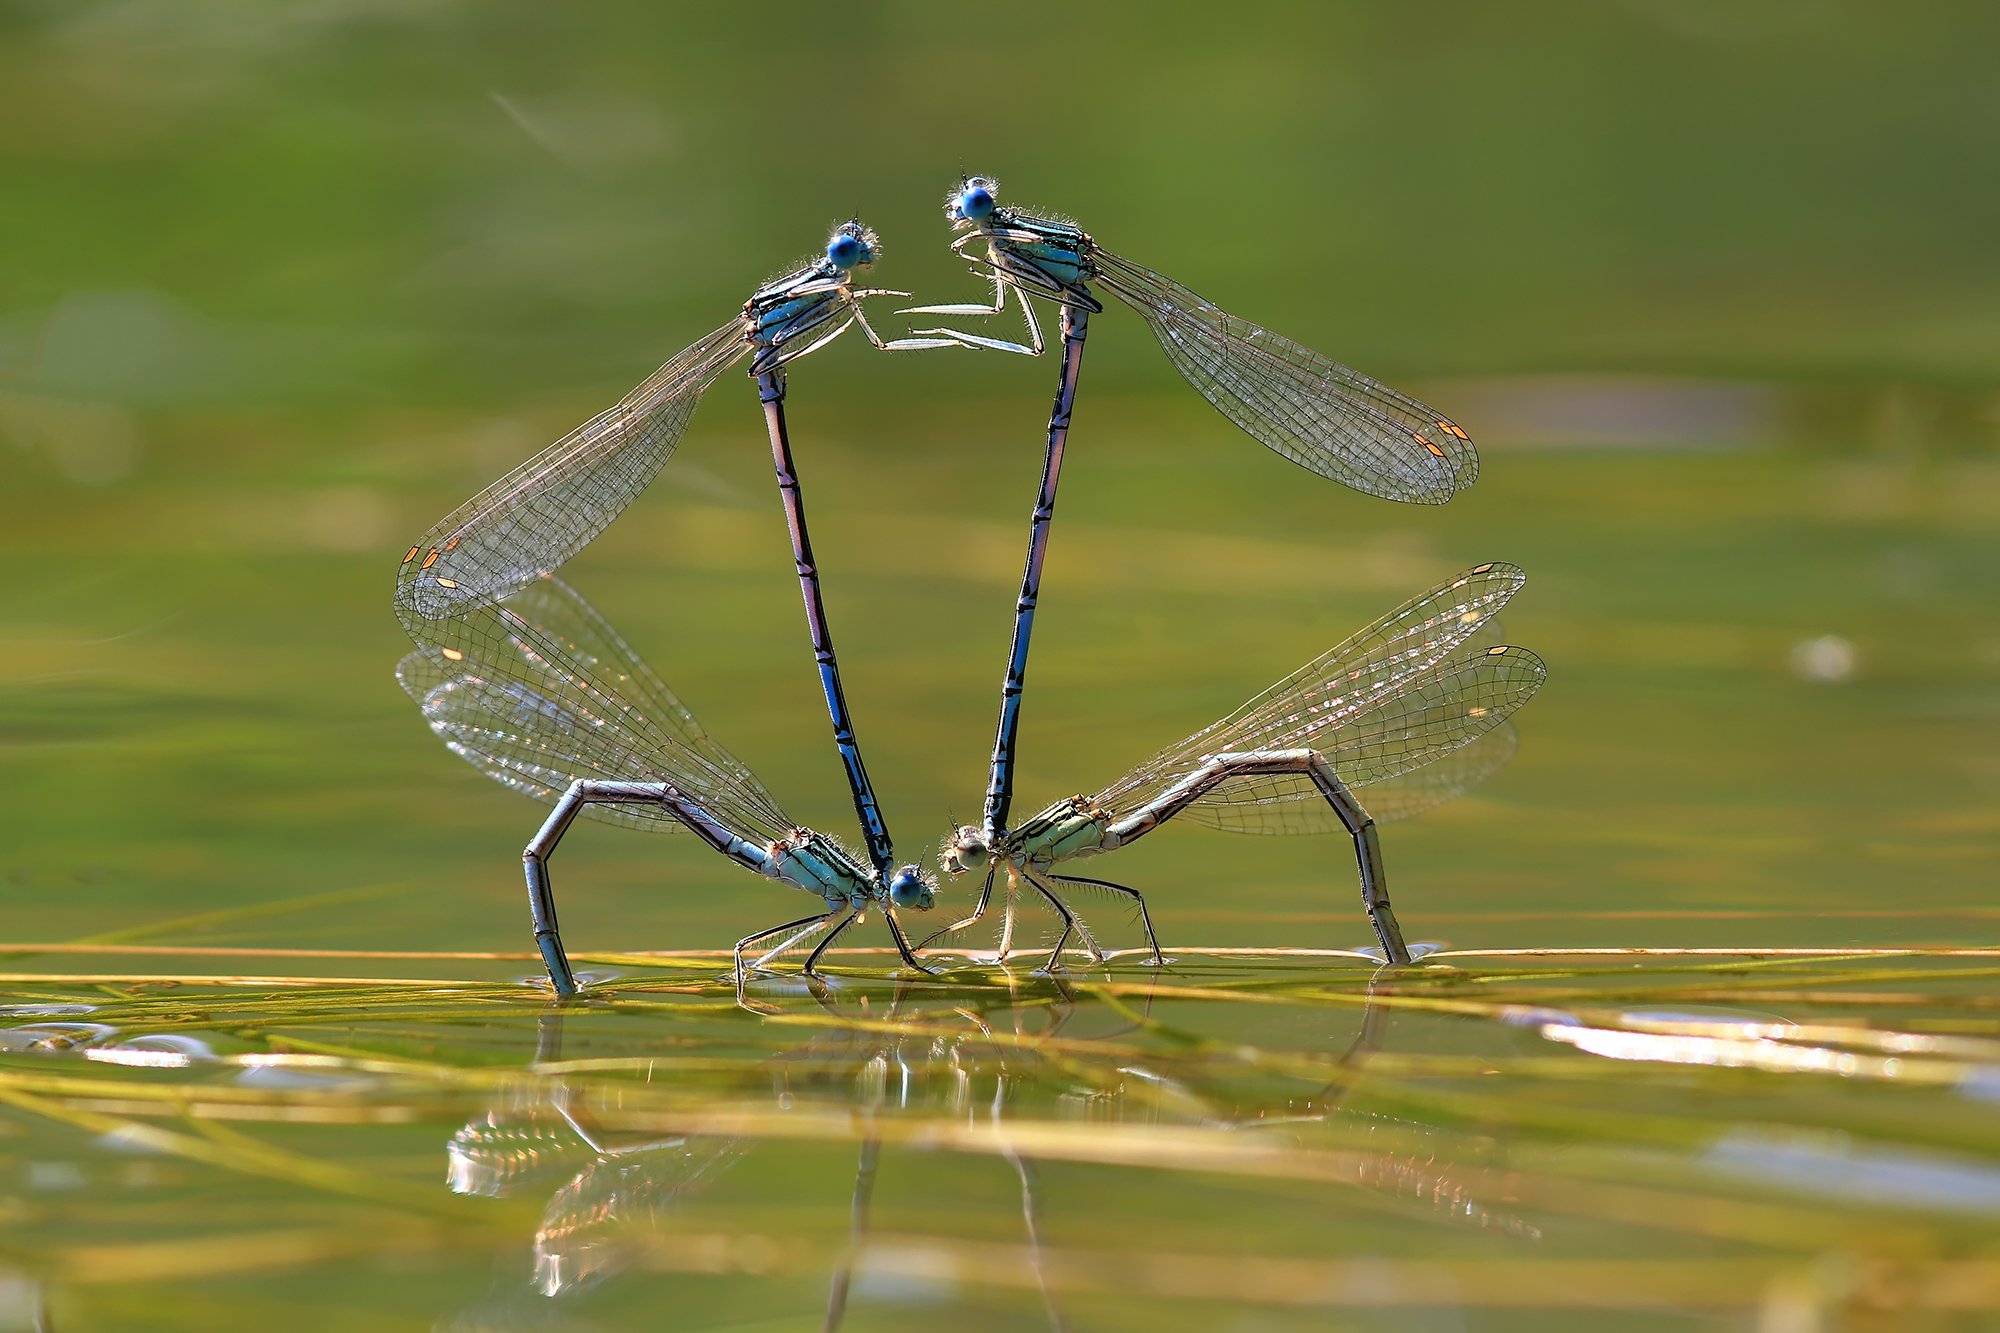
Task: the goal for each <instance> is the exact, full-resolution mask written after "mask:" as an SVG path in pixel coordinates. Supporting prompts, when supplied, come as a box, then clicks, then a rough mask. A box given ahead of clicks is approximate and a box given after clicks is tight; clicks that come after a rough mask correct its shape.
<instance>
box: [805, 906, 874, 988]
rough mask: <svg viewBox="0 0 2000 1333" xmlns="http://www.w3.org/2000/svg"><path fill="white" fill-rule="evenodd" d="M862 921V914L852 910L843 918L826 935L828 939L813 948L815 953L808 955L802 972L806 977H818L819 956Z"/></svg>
mask: <svg viewBox="0 0 2000 1333" xmlns="http://www.w3.org/2000/svg"><path fill="white" fill-rule="evenodd" d="M860 919H861V913H860V912H859V911H856V910H852V909H850V910H849V911H848V913H847V915H846V916H844V917H842V918H841V919H840V920H839V921H838V922H837V923H835V925H834V927H833V929H832V930H829V931H828V932H827V933H826V938H825V939H823V940H821V941H820V942H819V943H818V944H816V945H814V946H813V951H812V952H811V953H809V954H807V955H806V965H805V967H804V968H802V969H801V971H802V972H803V973H804V974H805V975H806V976H809V977H816V976H818V975H819V972H818V967H819V956H820V955H821V954H823V953H825V952H826V951H827V950H828V949H829V948H831V947H832V945H833V942H834V941H835V940H837V939H839V938H840V936H841V932H842V931H844V930H846V929H847V928H848V927H849V926H851V925H853V924H854V923H855V922H857V921H859V920H860Z"/></svg>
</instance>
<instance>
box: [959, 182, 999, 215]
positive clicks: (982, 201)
mask: <svg viewBox="0 0 2000 1333" xmlns="http://www.w3.org/2000/svg"><path fill="white" fill-rule="evenodd" d="M958 214H959V216H960V217H962V218H964V219H965V220H966V221H968V222H984V221H985V220H986V219H987V218H990V217H992V216H993V190H992V187H991V186H989V185H987V184H986V182H984V181H975V182H973V183H972V184H970V185H968V186H966V187H965V190H964V192H963V193H961V194H960V195H959V196H958Z"/></svg>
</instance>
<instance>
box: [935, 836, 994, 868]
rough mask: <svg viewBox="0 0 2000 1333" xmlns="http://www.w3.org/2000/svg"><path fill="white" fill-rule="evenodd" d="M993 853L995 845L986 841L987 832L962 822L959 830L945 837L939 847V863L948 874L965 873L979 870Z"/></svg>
mask: <svg viewBox="0 0 2000 1333" xmlns="http://www.w3.org/2000/svg"><path fill="white" fill-rule="evenodd" d="M992 855H993V845H992V844H991V843H989V842H987V841H986V834H985V832H984V831H983V830H981V829H976V828H974V827H972V825H970V824H961V825H959V827H958V831H957V832H956V833H954V834H952V835H951V836H950V837H949V838H946V839H945V843H944V846H943V847H941V848H939V849H938V863H939V864H940V865H942V866H943V867H944V869H945V873H946V874H948V875H963V874H964V873H966V872H967V871H968V870H978V869H980V868H982V867H983V866H985V864H986V860H987V858H988V857H990V856H992Z"/></svg>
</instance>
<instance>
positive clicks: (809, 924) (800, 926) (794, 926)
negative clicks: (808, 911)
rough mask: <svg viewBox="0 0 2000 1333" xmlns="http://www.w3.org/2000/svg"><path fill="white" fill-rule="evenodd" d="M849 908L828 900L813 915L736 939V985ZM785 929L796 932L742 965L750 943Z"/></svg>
mask: <svg viewBox="0 0 2000 1333" xmlns="http://www.w3.org/2000/svg"><path fill="white" fill-rule="evenodd" d="M851 910H852V909H851V908H850V907H849V905H848V904H846V903H835V902H829V903H828V904H827V905H826V910H825V911H824V912H821V913H819V914H817V915H815V916H802V917H800V918H799V919H798V920H796V921H787V922H785V924H784V925H782V926H772V927H771V928H770V929H769V930H760V931H758V932H757V933H756V934H754V935H745V936H744V937H743V938H742V939H740V940H738V941H736V949H735V951H734V957H735V960H736V983H737V985H738V986H739V987H740V986H741V985H742V984H743V978H744V977H745V975H747V974H748V973H749V972H751V971H756V970H761V969H762V968H763V966H764V964H766V963H768V962H769V961H770V960H771V959H773V958H775V957H777V956H778V955H779V954H781V953H783V952H784V951H785V950H787V949H789V948H791V947H792V946H793V945H795V944H797V943H798V942H799V941H800V940H802V939H804V938H805V937H806V936H807V935H809V934H811V933H812V932H813V931H815V930H817V929H819V927H821V926H824V925H825V924H826V923H827V922H829V921H831V920H833V918H834V917H835V916H836V915H837V914H839V913H840V912H842V911H851ZM786 931H797V932H798V933H797V934H795V935H793V936H791V938H789V939H787V940H786V941H785V942H784V943H782V944H780V945H779V946H778V947H777V948H775V949H772V950H771V951H770V952H768V953H766V954H764V955H763V956H762V957H760V958H758V959H757V960H756V961H755V962H754V963H751V964H750V965H749V967H748V968H746V967H745V966H744V964H743V955H744V953H745V952H747V951H748V950H749V948H750V946H751V945H753V944H756V943H757V942H759V941H760V940H768V939H770V938H771V937H772V936H773V935H783V934H784V933H785V932H786Z"/></svg>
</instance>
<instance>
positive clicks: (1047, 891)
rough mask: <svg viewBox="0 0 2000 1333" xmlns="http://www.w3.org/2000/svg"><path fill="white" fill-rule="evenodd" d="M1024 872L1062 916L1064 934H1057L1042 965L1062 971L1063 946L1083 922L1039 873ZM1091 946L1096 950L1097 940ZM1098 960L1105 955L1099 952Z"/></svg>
mask: <svg viewBox="0 0 2000 1333" xmlns="http://www.w3.org/2000/svg"><path fill="white" fill-rule="evenodd" d="M1023 873H1024V874H1025V875H1026V878H1027V881H1028V883H1030V884H1032V885H1034V886H1035V891H1036V892H1037V893H1039V894H1041V895H1042V896H1043V897H1044V898H1047V899H1048V900H1049V903H1050V905H1051V906H1053V907H1054V908H1055V909H1056V911H1057V913H1059V914H1060V915H1061V917H1062V920H1063V930H1062V934H1060V935H1058V936H1056V947H1055V948H1053V949H1051V950H1049V956H1048V960H1047V961H1046V962H1045V963H1044V964H1043V965H1042V966H1043V970H1044V971H1047V972H1060V971H1061V970H1062V966H1063V961H1062V951H1063V946H1064V945H1066V944H1068V943H1069V937H1070V936H1071V935H1072V934H1076V933H1077V932H1078V931H1079V929H1080V928H1081V925H1082V923H1081V922H1079V921H1078V920H1077V919H1076V913H1075V912H1072V911H1071V910H1070V908H1069V904H1068V903H1066V902H1064V901H1063V900H1062V896H1061V895H1060V894H1058V893H1056V892H1055V890H1053V889H1051V888H1050V887H1049V886H1048V885H1046V884H1044V883H1042V880H1041V877H1040V876H1039V875H1035V874H1032V873H1028V872H1025V871H1024V872H1023ZM1084 938H1085V939H1086V940H1089V939H1090V937H1089V935H1088V934H1087V933H1086V934H1085V935H1084ZM1091 947H1092V949H1093V951H1095V949H1096V943H1095V941H1091ZM1096 961H1098V962H1102V961H1104V956H1103V954H1102V953H1098V954H1097V958H1096Z"/></svg>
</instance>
